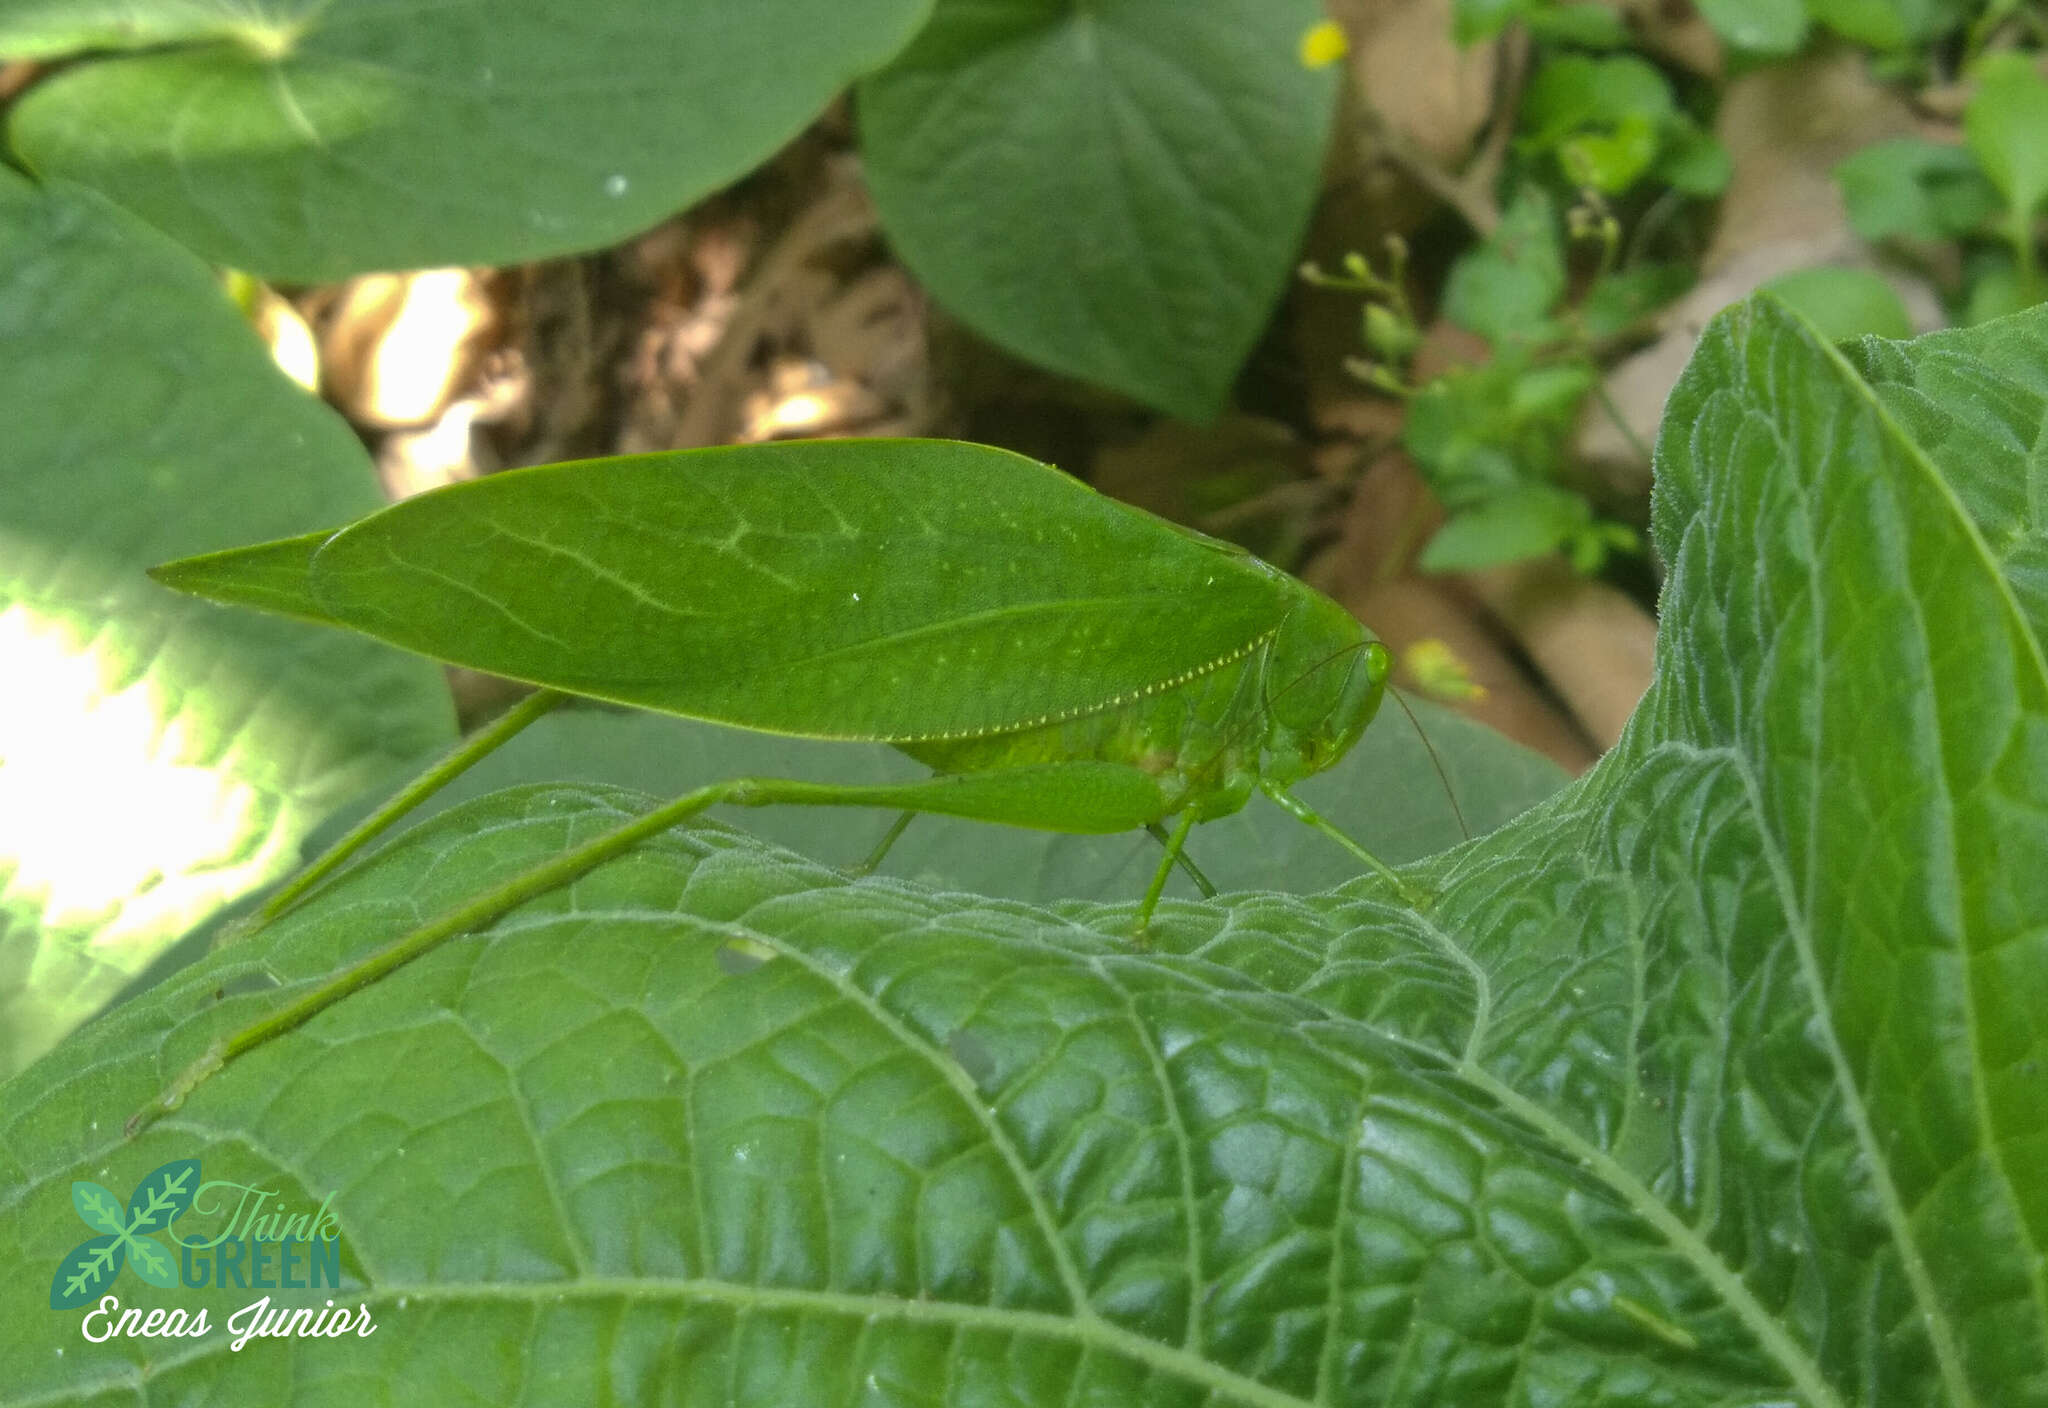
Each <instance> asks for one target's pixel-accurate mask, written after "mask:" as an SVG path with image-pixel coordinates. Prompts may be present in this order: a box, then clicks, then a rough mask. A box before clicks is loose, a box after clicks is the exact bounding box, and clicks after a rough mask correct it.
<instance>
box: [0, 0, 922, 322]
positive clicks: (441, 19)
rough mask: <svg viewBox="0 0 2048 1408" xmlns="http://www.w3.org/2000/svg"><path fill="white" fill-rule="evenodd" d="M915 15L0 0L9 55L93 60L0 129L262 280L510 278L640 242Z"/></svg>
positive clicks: (760, 149)
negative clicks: (464, 273) (438, 275)
mask: <svg viewBox="0 0 2048 1408" xmlns="http://www.w3.org/2000/svg"><path fill="white" fill-rule="evenodd" d="M929 3H930V0H779V3H777V4H774V5H733V4H730V3H726V0H584V2H583V3H579V4H577V5H574V6H568V7H564V6H562V5H558V4H554V3H551V0H497V3H494V4H491V5H489V6H485V7H479V6H477V5H471V4H454V5H451V4H443V3H437V0H394V2H393V3H370V0H336V2H335V3H331V4H325V5H308V4H302V3H292V4H288V5H281V6H250V5H245V4H237V3H232V0H86V3H76V2H75V0H63V3H55V0H0V53H14V54H27V55H31V56H34V55H43V56H50V57H56V56H59V55H66V54H76V53H78V52H80V51H86V50H101V49H123V50H129V51H130V52H125V53H119V52H117V53H104V54H93V55H92V56H91V57H88V58H87V59H86V60H85V61H83V62H81V63H78V64H75V65H73V66H70V67H68V68H64V69H62V70H60V71H59V72H57V73H55V74H53V75H51V76H49V77H47V78H45V79H44V80H43V81H42V82H40V83H38V84H37V85H36V86H35V87H34V88H32V89H31V90H30V91H29V92H28V93H27V94H26V95H25V96H24V97H23V98H22V99H21V100H20V101H19V102H18V103H17V104H16V105H15V108H14V111H13V113H12V115H11V119H10V127H9V132H10V136H11V139H12V142H13V145H14V148H15V150H16V151H18V152H19V153H20V154H21V156H22V157H23V158H24V159H25V160H26V161H27V162H28V163H29V165H30V166H32V167H33V168H35V169H36V170H38V171H40V172H43V173H45V174H48V175H55V176H65V177H69V178H72V179H75V180H78V181H82V182H85V183H87V184H90V185H93V186H96V187H97V188H99V189H100V190H102V191H104V192H105V193H106V194H108V195H110V196H112V197H113V198H114V199H116V200H118V201H119V202H121V203H122V204H123V205H126V206H128V207H129V208H130V209H132V210H134V211H136V212H138V213H140V214H142V215H143V216H145V217H146V218H147V219H149V220H150V221H151V222H152V223H154V224H156V225H158V226H160V227H161V228H163V229H164V230H167V231H169V232H170V233H171V234H173V235H175V236H177V237H178V238H179V239H180V240H182V241H184V242H185V243H186V244H188V245H190V246H191V247H192V248H193V249H195V250H198V251H199V252H200V253H201V254H203V255H205V256H207V257H208V258H210V259H213V260H215V261H218V262H221V263H225V264H229V265H232V266H234V267H236V268H240V269H246V270H249V271H252V272H254V273H257V274H260V275H263V276H266V277H269V278H276V279H286V280H299V281H308V282H310V281H314V280H321V279H333V278H338V277H341V276H342V275H345V274H351V273H356V272H360V271H362V270H366V269H384V268H410V267H418V266H425V265H438V264H510V263H516V262H519V261H521V260H528V259H537V258H542V257H545V256H548V255H554V254H561V253H565V252H568V251H572V250H579V249H589V248H594V247H597V246H601V245H605V244H608V243H611V242H613V241H616V240H618V239H620V238H622V237H624V236H626V235H629V234H631V233H633V232H635V231H637V230H640V229H643V228H645V227H646V226H648V225H651V224H653V223H654V222H655V221H657V220H659V219H661V218H662V217H664V216H666V215H668V214H670V213H672V212H673V211H676V210H678V209H681V208H682V207H683V206H686V205H688V204H690V203H691V202H692V201H694V200H696V199H698V198H699V197H701V196H703V195H705V194H707V193H709V192H710V191H713V190H716V189H717V188H718V187H720V186H723V185H725V184H727V183H729V182H730V181H732V180H733V179H734V178H735V177H737V176H739V175H741V174H743V173H744V172H746V171H747V170H748V169H749V168H751V167H753V166H754V165H755V164H757V163H758V162H760V161H761V160H763V159H764V158H766V157H767V156H768V155H770V154H771V153H772V152H774V151H775V149H776V148H778V147H780V146H781V145H782V144H783V143H784V142H786V141H788V140H789V138H790V137H792V136H794V135H795V134H796V133H797V132H798V131H799V130H800V129H801V128H802V127H803V126H804V124H805V123H807V122H809V121H810V120H811V119H812V118H813V117H815V116H816V115H817V113H818V111H819V110H820V109H821V108H823V107H824V105H825V104H826V103H827V102H828V101H830V99H831V98H832V96H833V95H834V94H835V93H836V92H838V91H839V90H840V89H841V88H842V87H844V86H845V85H846V84H847V83H848V82H849V81H851V80H852V79H853V78H855V77H856V76H858V75H859V74H861V73H863V72H865V71H867V70H868V69H871V68H873V67H875V66H877V65H879V64H881V63H882V62H884V61H886V60H887V59H888V58H889V56H890V55H892V54H893V53H895V51H896V50H897V49H899V48H900V47H902V45H903V44H904V43H905V42H906V41H907V40H908V39H909V37H910V36H911V34H912V33H913V32H915V30H916V28H917V26H918V25H919V23H921V22H922V21H923V20H924V18H925V16H926V13H927V11H928V9H929Z"/></svg>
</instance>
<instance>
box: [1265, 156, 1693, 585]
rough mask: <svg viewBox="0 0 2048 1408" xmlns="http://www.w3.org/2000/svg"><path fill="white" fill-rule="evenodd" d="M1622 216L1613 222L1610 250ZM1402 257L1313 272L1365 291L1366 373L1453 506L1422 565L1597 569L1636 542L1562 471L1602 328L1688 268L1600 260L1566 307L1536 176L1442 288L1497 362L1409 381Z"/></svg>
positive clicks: (1552, 210)
mask: <svg viewBox="0 0 2048 1408" xmlns="http://www.w3.org/2000/svg"><path fill="white" fill-rule="evenodd" d="M1584 213H1585V212H1583V211H1579V212H1575V215H1579V214H1584ZM1611 223H1612V222H1611V220H1610V221H1608V222H1606V223H1605V225H1604V226H1602V233H1603V234H1604V236H1605V239H1606V241H1607V243H1606V250H1607V252H1608V254H1609V255H1610V256H1611V254H1612V251H1613V245H1612V240H1613V234H1612V229H1611ZM1405 257H1406V256H1405V250H1404V249H1402V248H1400V247H1398V246H1397V248H1396V250H1395V254H1394V260H1393V268H1392V269H1391V270H1390V272H1389V273H1388V274H1386V275H1385V276H1381V275H1379V274H1376V273H1375V272H1374V271H1373V269H1372V267H1371V265H1370V264H1369V263H1367V262H1366V261H1365V260H1364V259H1363V258H1362V257H1358V256H1354V257H1353V258H1352V259H1351V260H1350V261H1349V263H1348V265H1347V269H1346V273H1345V274H1344V275H1342V276H1332V275H1329V274H1326V273H1323V272H1322V271H1321V270H1317V269H1310V270H1308V271H1306V273H1307V274H1308V277H1309V278H1310V281H1311V282H1313V283H1316V284H1318V285H1320V286H1322V287H1325V288H1338V289H1347V290H1351V291H1355V292H1360V293H1363V294H1365V295H1366V297H1367V299H1368V302H1367V304H1366V308H1365V315H1364V339H1365V343H1366V346H1367V347H1368V348H1369V349H1370V350H1371V351H1373V352H1374V353H1375V354H1376V355H1377V356H1378V358H1379V359H1380V360H1378V361H1375V362H1366V363H1362V364H1360V365H1359V366H1358V367H1357V368H1356V369H1357V371H1358V372H1359V374H1360V375H1361V377H1362V378H1363V379H1364V380H1366V381H1367V382H1368V384H1370V385H1372V386H1375V387H1377V388H1379V389H1381V390H1383V391H1386V392H1389V393H1391V394H1393V395H1396V396H1400V397H1403V398H1405V399H1407V401H1408V415H1407V420H1406V423H1405V425H1404V427H1403V430H1402V444H1403V446H1404V447H1405V448H1406V449H1407V450H1408V452H1409V454H1410V455H1411V456H1413V457H1414V461H1415V464H1416V467H1417V468H1418V469H1419V470H1421V472H1422V474H1423V477H1424V478H1425V479H1426V480H1427V481H1428V483H1429V486H1430V489H1431V490H1432V491H1433V492H1434V493H1435V494H1436V497H1437V499H1438V500H1439V501H1440V502H1441V503H1442V504H1443V506H1444V508H1445V509H1446V510H1447V512H1448V514H1449V517H1448V519H1447V521H1446V522H1445V523H1444V525H1443V527H1442V528H1441V529H1439V530H1438V531H1437V533H1436V534H1435V536H1434V537H1432V538H1431V539H1430V542H1429V545H1428V547H1427V548H1425V549H1424V550H1423V553H1422V556H1421V559H1420V565H1421V566H1422V567H1423V568H1424V569H1425V570H1429V571H1438V572H1461V571H1472V570H1476V569H1479V568H1485V567H1493V566H1498V565H1499V564H1501V563H1507V562H1517V561H1521V560H1523V559H1526V558H1535V557H1544V556H1548V555H1550V554H1552V553H1555V552H1559V551H1562V552H1564V553H1565V554H1566V555H1567V556H1568V557H1569V558H1570V559H1571V561H1572V562H1573V564H1574V565H1575V566H1577V567H1578V569H1579V570H1580V571H1582V572H1596V571H1598V570H1599V569H1600V566H1601V564H1602V563H1603V562H1604V561H1605V560H1606V557H1607V554H1608V553H1609V552H1610V551H1613V550H1617V549H1619V550H1621V551H1624V552H1631V551H1634V550H1636V549H1637V548H1638V547H1639V546H1640V543H1639V540H1638V539H1637V537H1636V535H1635V533H1634V532H1633V530H1631V529H1629V528H1628V527H1626V526H1625V525H1622V524H1618V523H1612V522H1603V521H1600V520H1599V519H1598V518H1596V516H1595V514H1594V511H1593V506H1592V505H1591V504H1590V503H1589V502H1588V501H1587V500H1586V498H1585V497H1584V496H1583V495H1582V494H1579V493H1577V492H1575V491H1574V490H1572V489H1571V488H1568V487H1566V486H1565V485H1563V484H1561V483H1560V482H1559V480H1560V478H1561V477H1562V475H1563V472H1564V469H1565V466H1566V462H1567V459H1568V448H1569V446H1570V444H1571V441H1572V439H1573V437H1574V435H1575V434H1576V432H1577V428H1578V424H1579V418H1580V415H1581V412H1582V410H1583V408H1584V405H1585V403H1586V400H1587V398H1588V397H1589V396H1591V395H1592V394H1593V393H1594V390H1595V388H1596V387H1597V386H1598V384H1599V380H1600V372H1599V368H1598V366H1597V365H1596V363H1595V361H1594V358H1593V355H1592V350H1591V349H1592V341H1593V339H1594V337H1596V336H1598V335H1600V334H1601V332H1602V330H1604V329H1608V330H1611V329H1612V328H1613V327H1614V326H1615V325H1617V324H1622V323H1626V322H1628V321H1632V320H1633V319H1634V318H1636V317H1639V316H1640V315H1641V312H1642V311H1643V309H1642V305H1643V303H1645V302H1650V301H1656V300H1659V299H1661V298H1663V297H1668V296H1669V295H1670V294H1672V293H1675V292H1677V291H1679V289H1680V288H1681V287H1682V281H1683V277H1684V276H1683V274H1682V273H1681V275H1680V280H1678V281H1674V280H1672V279H1671V278H1670V273H1671V271H1669V270H1665V269H1659V268H1656V267H1653V266H1646V267H1643V268H1639V269H1635V270H1628V271H1618V272H1617V271H1611V270H1608V269H1604V268H1603V270H1602V272H1601V273H1600V275H1599V276H1598V277H1597V278H1596V279H1595V280H1594V281H1593V282H1592V283H1591V285H1590V286H1589V287H1588V289H1587V291H1586V293H1585V294H1584V296H1583V298H1582V300H1581V301H1580V303H1579V304H1578V306H1576V307H1569V308H1566V307H1560V303H1561V302H1562V300H1563V299H1564V297H1565V293H1566V284H1567V276H1568V271H1567V268H1566V247H1565V240H1564V233H1563V231H1562V230H1561V229H1560V221H1559V217H1558V212H1557V207H1556V205H1555V204H1554V203H1553V202H1552V201H1551V199H1550V197H1549V195H1548V194H1547V193H1546V192H1545V191H1544V189H1543V188H1542V187H1541V186H1540V185H1536V184H1534V183H1531V184H1528V185H1525V186H1523V187H1522V188H1521V189H1520V191H1519V192H1518V193H1517V195H1516V198H1515V200H1514V202H1513V203H1512V204H1511V205H1510V206H1509V207H1508V209H1507V210H1506V212H1505V213H1504V214H1503V216H1502V219H1501V224H1500V229H1499V230H1498V231H1496V232H1495V233H1494V235H1493V236H1492V238H1490V239H1488V240H1486V241H1485V242H1483V243H1481V244H1479V245H1477V246H1475V247H1474V248H1472V249H1471V250H1468V251H1467V252H1466V253H1465V254H1464V255H1462V256H1460V258H1459V259H1458V261H1457V263H1456V264H1454V265H1453V266H1452V268H1451V272H1450V277H1449V278H1448V279H1447V280H1446V281H1445V285H1444V315H1445V316H1446V317H1447V318H1449V319H1450V320H1451V321H1452V322H1454V323H1456V324H1458V325H1460V326H1462V327H1464V328H1466V329H1468V330H1469V331H1472V332H1475V333H1478V334H1479V335H1480V336H1482V337H1483V338H1485V339H1486V341H1487V343H1488V345H1489V350H1490V353H1491V357H1490V360H1488V361H1486V362H1483V363H1480V364H1476V365H1464V366H1454V367H1452V368H1450V369H1448V370H1446V371H1444V372H1442V373H1440V374H1438V375H1437V376H1435V377H1433V378H1431V379H1430V380H1429V381H1427V382H1425V383H1423V384H1421V385H1413V386H1411V385H1410V384H1409V382H1408V381H1407V380H1406V379H1405V378H1404V376H1403V375H1402V371H1403V369H1404V366H1405V363H1406V362H1407V361H1408V359H1409V358H1410V357H1412V356H1413V355H1414V353H1415V350H1416V348H1417V346H1418V345H1419V343H1420V340H1421V339H1420V334H1419V332H1418V331H1417V330H1416V329H1415V327H1414V323H1413V315H1412V313H1411V312H1410V310H1409V308H1408V305H1407V301H1406V294H1405V292H1404V291H1403V289H1402V284H1403V274H1404V269H1403V264H1404V261H1405Z"/></svg>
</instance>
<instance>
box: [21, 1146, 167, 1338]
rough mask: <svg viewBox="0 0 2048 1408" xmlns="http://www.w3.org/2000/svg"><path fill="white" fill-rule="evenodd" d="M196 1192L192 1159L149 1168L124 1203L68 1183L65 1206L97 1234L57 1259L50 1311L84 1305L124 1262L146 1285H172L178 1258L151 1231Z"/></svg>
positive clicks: (87, 1185)
mask: <svg viewBox="0 0 2048 1408" xmlns="http://www.w3.org/2000/svg"><path fill="white" fill-rule="evenodd" d="M198 1191H199V1160H197V1159H174V1160H172V1161H171V1162H170V1163H167V1164H163V1165H160V1166H159V1167H157V1168H153V1169H151V1170H150V1171H149V1172H148V1173H147V1174H145V1175H144V1176H143V1179H142V1181H141V1182H140V1183H138V1184H136V1185H135V1191H134V1192H133V1193H131V1194H129V1196H128V1203H127V1206H126V1207H123V1206H122V1204H121V1201H120V1199H118V1198H116V1197H115V1196H114V1195H113V1194H112V1193H111V1192H109V1191H108V1190H107V1189H105V1188H102V1187H101V1186H100V1185H99V1184H97V1183H93V1182H90V1181H88V1180H84V1179H81V1180H79V1181H78V1182H75V1183H73V1184H72V1185H71V1206H72V1207H73V1208H75V1209H76V1210H77V1212H78V1219H79V1221H81V1222H83V1223H84V1224H85V1225H86V1226H87V1227H88V1228H90V1229H91V1230H92V1231H94V1232H97V1233H99V1234H100V1235H99V1236H96V1237H89V1238H87V1239H86V1240H85V1241H83V1242H80V1243H79V1244H78V1245H77V1246H75V1247H73V1248H72V1249H71V1250H70V1251H69V1252H68V1253H66V1254H65V1257H64V1259H63V1260H62V1261H60V1262H58V1263H57V1274H56V1275H55V1276H54V1277H52V1278H51V1280H50V1309H52V1310H69V1309H71V1308H72V1307H74V1306H79V1305H84V1304H85V1303H86V1302H87V1301H89V1300H92V1299H93V1298H94V1297H96V1296H98V1295H100V1294H101V1293H102V1292H103V1291H104V1290H105V1289H106V1288H107V1286H108V1285H110V1284H111V1283H112V1282H113V1279H114V1277H115V1275H116V1274H117V1273H118V1272H119V1271H120V1270H121V1267H122V1266H123V1265H124V1264H125V1265H130V1266H133V1267H134V1268H135V1274H136V1275H138V1276H140V1277H141V1278H142V1279H143V1280H145V1281H147V1282H149V1284H150V1285H152V1286H162V1287H166V1288H168V1287H171V1286H175V1285H177V1284H178V1259H177V1258H176V1257H175V1256H173V1255H172V1254H171V1251H170V1249H169V1248H168V1247H166V1246H165V1245H164V1244H163V1243H162V1242H161V1241H159V1240H157V1238H156V1237H155V1236H154V1235H152V1234H154V1233H157V1232H161V1231H162V1230H164V1229H165V1228H167V1227H169V1226H170V1225H171V1223H172V1222H173V1221H175V1220H176V1219H177V1216H178V1214H179V1213H182V1212H183V1211H185V1209H186V1208H188V1207H190V1206H192V1199H193V1197H194V1195H196V1194H197V1193H198Z"/></svg>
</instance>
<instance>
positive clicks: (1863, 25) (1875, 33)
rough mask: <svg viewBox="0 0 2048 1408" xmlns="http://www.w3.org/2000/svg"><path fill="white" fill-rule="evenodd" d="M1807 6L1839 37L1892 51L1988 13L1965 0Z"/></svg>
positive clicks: (1826, 1)
mask: <svg viewBox="0 0 2048 1408" xmlns="http://www.w3.org/2000/svg"><path fill="white" fill-rule="evenodd" d="M1808 8H1809V9H1810V10H1811V11H1812V14H1813V17H1814V19H1816V20H1818V21H1819V22H1820V23H1822V24H1824V25H1826V26H1827V27H1828V28H1830V29H1832V30H1834V31H1835V33H1837V34H1839V35H1841V36H1842V37H1843V38H1845V39H1849V40H1853V41H1854V42H1856V43H1858V44H1863V45H1867V46H1868V47H1870V48H1873V49H1878V50H1884V51H1893V52H1895V51H1898V50H1904V49H1909V48H1911V47H1913V46H1915V45H1920V44H1925V43H1927V42H1928V41H1930V40H1933V39H1936V38H1938V37H1940V36H1941V35H1943V34H1945V33H1947V32H1948V31H1950V30H1952V29H1955V28H1956V27H1957V26H1958V25H1960V24H1961V23H1963V21H1964V20H1966V19H1975V20H1977V21H1978V22H1980V23H1982V22H1986V21H1988V20H1989V19H1990V17H1991V13H1992V7H1985V6H1981V5H1972V4H1970V3H1968V0H1811V3H1810V5H1809V6H1808Z"/></svg>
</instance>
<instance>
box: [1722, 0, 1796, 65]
mask: <svg viewBox="0 0 2048 1408" xmlns="http://www.w3.org/2000/svg"><path fill="white" fill-rule="evenodd" d="M1699 11H1700V16H1701V17H1702V18H1703V19H1705V20H1706V22H1707V23H1708V24H1709V25H1710V26H1712V27H1713V30H1714V32H1715V33H1716V34H1718V35H1720V36H1721V37H1722V38H1723V39H1725V40H1727V41H1728V42H1729V43H1730V44H1731V45H1733V46H1734V47H1735V48H1737V49H1746V50H1748V51H1749V52H1751V53H1754V54H1790V53H1793V52H1794V51H1796V50H1797V49H1798V48H1799V46H1800V45H1801V44H1802V43H1804V42H1805V39H1806V0H1700V6H1699Z"/></svg>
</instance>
